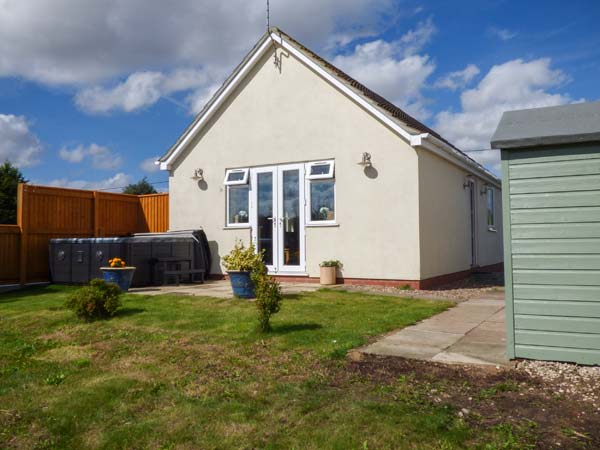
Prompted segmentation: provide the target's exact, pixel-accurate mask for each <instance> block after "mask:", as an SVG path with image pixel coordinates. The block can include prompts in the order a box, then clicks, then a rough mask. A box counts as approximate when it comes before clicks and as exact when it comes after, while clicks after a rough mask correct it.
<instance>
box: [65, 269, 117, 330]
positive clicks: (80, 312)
mask: <svg viewBox="0 0 600 450" xmlns="http://www.w3.org/2000/svg"><path fill="white" fill-rule="evenodd" d="M120 295H121V289H119V287H118V286H117V285H115V284H112V283H107V282H105V281H104V280H100V279H95V280H92V281H90V284H89V286H84V287H82V288H80V289H77V291H75V292H74V293H73V294H72V295H71V296H70V297H69V298H68V299H67V302H66V306H67V308H69V309H72V310H73V311H75V314H77V317H79V318H81V319H85V320H87V321H91V320H94V319H103V318H107V317H111V316H114V315H115V313H116V312H117V309H119V307H120V306H121V301H120V299H119V297H120Z"/></svg>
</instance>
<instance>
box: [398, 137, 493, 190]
mask: <svg viewBox="0 0 600 450" xmlns="http://www.w3.org/2000/svg"><path fill="white" fill-rule="evenodd" d="M410 144H411V145H412V146H413V147H421V148H424V149H426V150H429V151H431V152H432V153H435V154H436V155H438V156H440V157H441V158H444V159H445V160H447V161H449V162H451V163H452V164H454V165H456V166H458V167H460V168H462V169H464V170H466V171H467V172H469V173H470V174H473V175H475V176H477V177H479V178H482V179H484V180H485V181H487V182H488V183H490V184H492V185H494V186H496V187H497V188H499V189H500V188H501V186H502V185H501V182H500V181H499V180H498V179H497V178H496V177H494V176H493V175H492V174H491V173H488V172H487V171H485V170H482V169H481V168H480V167H479V166H478V165H477V164H475V163H473V162H472V161H471V160H470V159H469V158H467V157H465V156H463V155H461V154H460V153H459V152H458V151H456V150H455V149H453V148H452V147H451V146H449V145H448V144H446V143H445V142H444V141H441V140H439V139H438V138H436V137H435V136H432V135H431V134H429V133H423V134H418V135H414V136H413V138H412V139H411V142H410Z"/></svg>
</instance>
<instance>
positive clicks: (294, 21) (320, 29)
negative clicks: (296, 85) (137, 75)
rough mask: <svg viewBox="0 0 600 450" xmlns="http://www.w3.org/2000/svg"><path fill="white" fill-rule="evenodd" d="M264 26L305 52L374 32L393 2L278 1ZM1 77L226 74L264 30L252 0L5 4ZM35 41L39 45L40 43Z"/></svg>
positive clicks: (88, 80)
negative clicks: (176, 71) (182, 71)
mask: <svg viewBox="0 0 600 450" xmlns="http://www.w3.org/2000/svg"><path fill="white" fill-rule="evenodd" d="M271 6H272V8H271V23H272V24H273V25H277V26H281V27H282V29H284V30H285V31H287V32H289V33H290V34H292V35H293V36H295V37H297V38H298V39H299V40H300V41H302V42H306V44H308V45H313V44H316V43H318V44H319V45H323V44H324V43H326V42H327V41H328V40H329V39H333V40H334V41H335V40H336V39H337V40H339V39H342V37H343V40H345V41H349V40H352V39H354V38H356V37H358V36H365V35H369V34H371V33H376V32H380V30H381V28H380V27H379V25H380V23H381V22H382V18H383V17H384V16H390V15H394V14H396V12H397V11H398V10H399V6H397V5H395V4H394V3H393V1H392V0H328V1H322V0H303V1H301V2H298V1H295V0H280V1H277V2H273V5H271ZM1 8H2V14H0V76H16V77H23V78H25V79H28V80H34V81H38V82H41V83H44V84H59V85H60V84H62V85H65V84H66V85H76V86H86V85H89V84H98V83H103V82H105V81H108V80H110V79H113V78H114V77H123V76H124V75H127V74H130V73H133V72H146V71H156V70H158V71H161V72H164V71H165V69H173V68H176V67H198V66H202V67H220V68H225V69H227V70H230V69H231V68H232V67H233V66H234V65H235V64H236V63H237V62H238V61H239V60H240V58H241V56H242V55H243V54H244V53H245V52H247V51H248V50H249V49H250V47H251V45H252V44H253V43H254V42H255V41H256V40H257V39H258V37H259V36H260V35H261V34H262V33H263V32H264V29H265V4H264V2H258V1H251V2H249V1H246V0H228V1H226V2H225V1H223V2H215V1H212V0H180V1H178V2H176V3H173V4H166V3H165V2H164V1H163V0H128V1H121V0H53V1H51V2H49V1H47V0H27V1H8V2H7V1H3V2H2V7H1ZM40 37H43V38H40Z"/></svg>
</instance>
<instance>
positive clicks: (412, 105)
mask: <svg viewBox="0 0 600 450" xmlns="http://www.w3.org/2000/svg"><path fill="white" fill-rule="evenodd" d="M434 31H435V28H434V27H433V25H432V23H431V21H426V22H421V23H420V24H419V25H418V26H417V28H416V29H415V30H411V31H409V32H408V33H406V34H405V35H404V36H402V37H401V38H400V39H399V40H397V41H393V42H387V41H384V40H381V39H378V40H374V41H371V42H367V43H365V44H360V45H357V46H356V47H355V48H354V51H353V52H352V53H350V54H348V55H339V56H336V57H335V58H334V59H333V61H332V62H333V64H334V65H336V66H338V67H340V68H341V69H342V70H344V71H346V72H348V73H349V74H350V75H351V76H352V77H354V78H356V79H357V80H358V81H360V82H361V83H363V84H364V85H366V86H368V87H369V88H371V89H373V90H374V91H375V92H377V93H378V94H380V95H382V96H383V97H386V98H388V99H389V100H390V101H392V102H393V103H395V104H397V105H398V106H401V107H404V108H406V109H407V110H408V111H409V112H411V113H413V114H415V115H417V116H419V117H421V118H425V117H427V115H428V113H427V111H426V110H425V108H424V104H423V97H422V95H421V89H422V88H423V86H424V84H425V81H426V80H427V78H428V77H429V75H430V74H431V73H432V72H433V71H434V70H435V64H434V63H433V61H431V59H430V58H429V56H428V55H419V54H416V52H418V51H420V50H421V48H422V47H423V46H424V45H425V44H426V43H427V42H428V41H429V39H430V38H431V36H432V35H433V33H434Z"/></svg>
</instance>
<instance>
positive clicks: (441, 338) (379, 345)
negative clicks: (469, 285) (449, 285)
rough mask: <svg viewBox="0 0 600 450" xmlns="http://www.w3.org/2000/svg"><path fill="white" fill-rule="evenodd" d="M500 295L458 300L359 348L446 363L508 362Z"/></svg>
mask: <svg viewBox="0 0 600 450" xmlns="http://www.w3.org/2000/svg"><path fill="white" fill-rule="evenodd" d="M503 295H504V294H503V293H501V292H500V293H493V292H490V293H489V294H487V295H486V296H485V297H481V298H476V299H472V300H467V301H465V302H463V303H459V304H458V305H457V306H455V307H454V308H452V309H449V310H448V311H445V312H443V313H441V314H438V315H437V316H434V317H431V318H429V319H426V320H423V321H421V322H419V323H417V324H415V325H413V326H410V327H406V328H403V329H402V330H400V331H397V332H394V333H392V334H389V335H388V336H386V337H384V338H382V339H381V340H379V341H377V342H375V343H374V344H371V345H369V346H367V347H364V348H362V349H360V351H362V352H363V353H372V354H376V355H388V356H401V357H404V358H412V359H422V360H429V361H438V362H445V363H456V364H493V365H510V361H509V360H508V358H507V357H506V332H505V317H504V314H505V312H504V297H503Z"/></svg>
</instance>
